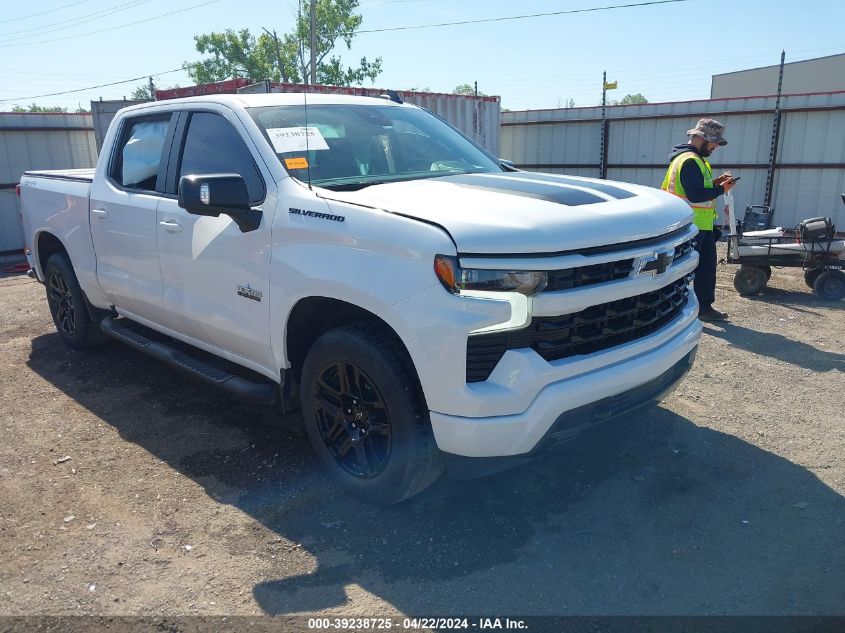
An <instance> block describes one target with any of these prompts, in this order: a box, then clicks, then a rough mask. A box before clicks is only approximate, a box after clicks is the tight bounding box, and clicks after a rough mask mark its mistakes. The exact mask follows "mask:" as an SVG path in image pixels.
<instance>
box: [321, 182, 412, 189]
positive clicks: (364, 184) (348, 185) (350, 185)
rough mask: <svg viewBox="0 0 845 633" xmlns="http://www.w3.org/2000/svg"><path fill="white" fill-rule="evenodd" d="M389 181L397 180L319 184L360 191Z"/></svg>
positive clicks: (330, 187) (329, 187) (331, 187)
mask: <svg viewBox="0 0 845 633" xmlns="http://www.w3.org/2000/svg"><path fill="white" fill-rule="evenodd" d="M389 182H396V181H395V180H367V181H361V180H359V181H357V182H339V183H335V184H333V185H319V186H320V187H323V189H329V190H330V191H358V190H359V189H364V188H366V187H369V186H371V185H384V184H387V183H389Z"/></svg>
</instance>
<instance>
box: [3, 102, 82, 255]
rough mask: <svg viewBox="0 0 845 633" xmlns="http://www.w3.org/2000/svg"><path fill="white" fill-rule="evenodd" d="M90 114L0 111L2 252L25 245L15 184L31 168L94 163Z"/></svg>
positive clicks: (69, 167) (11, 250) (62, 167)
mask: <svg viewBox="0 0 845 633" xmlns="http://www.w3.org/2000/svg"><path fill="white" fill-rule="evenodd" d="M96 162H97V148H96V145H95V143H94V128H93V123H92V118H91V115H90V114H23V113H21V114H18V113H0V254H8V253H9V252H13V253H14V252H20V251H22V250H23V247H24V237H23V229H22V228H21V223H20V215H19V214H20V200H19V199H18V197H17V196H16V195H15V185H16V184H17V183H18V182H19V181H20V177H21V174H22V173H23V172H24V171H26V170H27V169H72V168H77V167H93V166H94V165H95V164H96Z"/></svg>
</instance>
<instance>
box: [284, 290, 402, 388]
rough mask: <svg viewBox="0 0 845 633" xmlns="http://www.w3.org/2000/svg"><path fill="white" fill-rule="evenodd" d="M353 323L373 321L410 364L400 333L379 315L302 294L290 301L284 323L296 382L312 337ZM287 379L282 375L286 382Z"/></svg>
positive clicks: (286, 353)
mask: <svg viewBox="0 0 845 633" xmlns="http://www.w3.org/2000/svg"><path fill="white" fill-rule="evenodd" d="M353 323H376V324H378V325H379V326H380V327H382V328H384V329H385V331H387V332H388V333H389V334H390V335H391V336H393V337H394V338H395V339H396V341H397V342H398V343H399V344H400V345H401V347H402V349H403V350H404V352H405V354H406V359H407V361H408V362H409V363H410V365H411V367H413V361H412V360H411V354H410V352H409V351H408V347H407V346H406V345H405V342H404V341H403V340H402V337H401V336H399V334H398V333H397V332H396V330H395V329H394V328H393V327H392V326H391V325H390V324H389V323H388V322H387V321H385V320H384V319H383V318H381V317H379V316H378V315H377V314H375V313H373V312H370V311H369V310H367V309H365V308H362V307H360V306H357V305H354V304H352V303H349V302H347V301H343V300H341V299H333V298H331V297H323V296H310V297H303V298H302V299H300V300H299V301H297V302H296V304H294V306H293V308H292V309H291V311H290V314H289V315H288V319H287V323H286V325H285V332H284V341H285V356H286V359H287V362H288V363H289V365H290V370H289V375H290V377H291V378H293V379H294V380H295V381H296V382H297V383H298V382H299V380H300V378H301V377H302V365H303V363H304V362H305V357H306V356H307V355H308V351H309V350H310V349H311V347H312V346H313V345H314V343H315V342H316V340H317V339H318V338H320V336H322V335H323V334H325V333H326V332H328V331H329V330H333V329H335V328H337V327H340V326H342V325H351V324H353ZM414 371H415V373H416V369H414ZM287 382H289V381H288V380H287V379H286V383H287Z"/></svg>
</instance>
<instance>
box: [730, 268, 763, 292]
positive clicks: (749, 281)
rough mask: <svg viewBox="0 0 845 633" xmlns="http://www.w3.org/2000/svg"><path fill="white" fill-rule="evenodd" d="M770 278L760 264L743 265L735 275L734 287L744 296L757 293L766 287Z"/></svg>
mask: <svg viewBox="0 0 845 633" xmlns="http://www.w3.org/2000/svg"><path fill="white" fill-rule="evenodd" d="M768 281H769V278H768V277H767V276H766V271H765V270H764V269H763V268H761V267H759V266H741V267H740V269H739V270H738V271H736V275H734V288H736V291H737V292H738V293H739V294H741V295H742V296H744V297H747V296H751V295H756V294H758V293H759V292H760V291H761V290H762V289H763V288H765V287H766V284H767V283H768Z"/></svg>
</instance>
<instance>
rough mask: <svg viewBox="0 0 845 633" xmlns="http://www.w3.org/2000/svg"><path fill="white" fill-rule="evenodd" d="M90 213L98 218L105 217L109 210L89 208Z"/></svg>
mask: <svg viewBox="0 0 845 633" xmlns="http://www.w3.org/2000/svg"><path fill="white" fill-rule="evenodd" d="M91 215H96V216H97V217H98V218H107V217H109V212H108V211H107V210H105V209H91Z"/></svg>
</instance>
